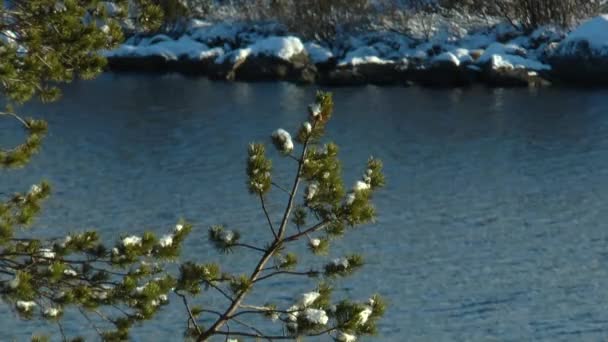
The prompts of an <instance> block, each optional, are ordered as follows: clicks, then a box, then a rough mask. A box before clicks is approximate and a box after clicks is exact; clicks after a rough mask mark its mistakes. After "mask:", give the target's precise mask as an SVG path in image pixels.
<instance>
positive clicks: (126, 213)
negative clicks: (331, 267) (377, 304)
mask: <svg viewBox="0 0 608 342" xmlns="http://www.w3.org/2000/svg"><path fill="white" fill-rule="evenodd" d="M333 91H334V93H335V102H336V111H335V116H334V119H333V121H332V122H331V124H330V126H329V129H328V131H329V134H330V136H331V137H332V139H333V140H335V141H336V142H337V143H338V144H339V145H341V147H342V149H341V155H342V158H343V166H344V172H345V176H346V179H347V182H349V183H352V182H354V181H355V180H356V179H357V177H358V176H359V175H360V173H361V172H362V171H363V167H364V162H365V161H366V159H367V158H368V156H369V155H374V156H378V157H380V158H381V159H383V161H384V163H385V168H386V175H387V180H388V186H387V188H386V189H384V190H382V191H381V192H380V193H379V194H378V195H377V196H376V198H375V202H376V204H377V207H378V212H379V218H378V222H377V223H376V224H374V225H369V226H366V227H363V228H361V229H359V230H355V231H352V232H349V234H348V235H347V236H346V237H345V238H344V239H343V240H341V241H339V242H336V243H335V244H334V248H333V250H332V253H331V255H330V257H332V256H333V257H335V256H339V255H342V254H344V253H347V252H349V251H361V252H362V253H363V254H364V255H365V256H366V260H367V264H366V266H365V268H364V269H363V271H362V272H360V273H358V274H357V275H355V276H353V277H352V278H350V279H348V280H347V281H340V282H338V283H336V296H337V297H344V296H349V297H351V298H355V299H360V300H365V299H366V298H367V296H368V295H369V294H371V293H375V292H378V293H380V294H382V295H383V296H384V297H386V298H387V299H388V301H389V303H390V306H389V309H388V311H387V313H386V317H385V319H383V320H382V321H381V323H380V334H379V337H378V340H382V341H402V340H408V341H465V340H466V341H488V340H500V341H523V340H547V341H556V340H591V341H600V340H606V339H607V338H608V264H607V261H608V230H607V229H606V226H607V225H608V215H607V214H606V213H607V210H606V207H607V205H608V182H607V181H606V180H607V177H608V98H607V97H606V96H607V95H608V91H599V90H569V89H543V90H528V89H513V90H491V89H484V88H479V89H478V88H476V89H467V90H458V89H455V90H429V89H420V88H379V87H360V88H341V89H334V90H333ZM314 92H315V89H314V88H313V87H298V86H295V85H291V84H282V83H256V84H254V83H251V84H243V83H213V82H210V81H207V80H205V79H185V78H181V77H178V76H132V75H131V76H124V75H123V76H116V75H104V76H103V77H101V78H100V79H98V80H96V81H92V82H81V83H76V84H73V85H70V86H69V87H67V88H66V89H65V95H64V98H63V100H61V101H60V102H58V103H55V104H51V105H45V106H41V105H30V106H27V107H26V108H24V109H23V111H24V112H25V113H26V114H29V115H32V116H38V117H42V118H44V119H46V120H48V121H49V123H50V129H51V130H50V135H49V137H48V139H47V140H46V144H45V146H44V149H43V152H42V153H41V154H40V155H38V156H36V157H35V158H34V161H33V163H31V164H30V165H29V166H28V167H27V168H26V169H24V170H19V171H10V172H5V171H2V172H1V173H0V174H1V178H0V186H1V187H2V188H1V192H5V193H11V192H15V191H23V190H26V189H28V188H29V186H30V184H32V183H34V182H37V181H39V180H40V179H47V180H49V181H50V182H51V183H52V184H53V188H54V193H53V196H52V198H51V199H50V200H49V201H48V202H47V203H46V204H45V209H44V214H43V215H42V217H41V218H40V219H39V220H38V223H37V224H36V227H37V232H39V234H43V235H46V236H56V235H61V234H65V233H67V232H71V231H79V230H83V229H86V228H97V229H99V230H101V232H102V235H103V237H104V238H105V239H107V240H109V241H115V240H116V239H117V238H118V236H119V235H120V233H141V232H142V231H144V230H154V231H157V232H164V231H166V230H168V229H170V228H171V227H172V226H173V224H174V223H175V222H176V220H177V219H178V218H180V217H185V218H188V219H190V220H191V221H193V222H194V223H195V224H196V230H195V232H194V233H193V235H192V238H191V239H190V241H189V242H188V244H187V246H186V248H185V251H184V253H185V259H191V260H196V261H206V260H218V259H220V257H218V256H217V255H216V253H215V252H214V251H213V250H212V249H211V248H210V246H209V244H208V243H207V241H206V228H207V227H208V226H209V225H211V224H215V223H224V224H226V225H228V226H229V227H231V228H234V229H238V230H240V231H241V232H242V233H243V235H244V240H246V241H251V242H253V243H256V242H259V243H260V244H261V241H263V240H264V239H267V238H268V237H269V232H268V230H267V228H266V225H265V224H264V218H263V216H262V213H261V211H260V207H259V203H258V202H257V201H256V198H255V197H252V196H250V195H248V194H247V191H246V188H245V173H244V160H245V152H246V146H247V143H248V142H250V141H253V140H262V141H267V140H266V139H268V138H267V137H268V135H269V134H270V133H271V132H272V131H273V130H274V129H276V128H278V127H283V128H286V129H289V130H291V131H292V132H293V131H295V129H296V128H297V127H298V125H299V123H300V122H302V121H303V119H304V118H305V108H306V105H307V104H308V103H309V102H311V101H312V99H313V95H314ZM0 127H1V129H2V134H1V135H0V142H1V143H7V142H13V141H16V140H17V138H18V137H19V136H20V135H19V134H17V133H15V132H16V130H14V129H13V128H16V127H17V126H16V125H14V124H13V123H9V122H7V121H2V122H0ZM9 128H11V129H9ZM272 156H273V157H276V160H275V165H276V168H277V169H278V173H279V174H278V176H277V177H278V178H277V179H278V181H279V182H282V183H284V184H288V182H289V179H288V174H289V172H290V171H292V172H293V170H294V166H295V165H294V164H293V162H292V161H290V160H288V159H282V158H280V157H279V156H278V155H276V154H274V153H273V154H272ZM282 200H284V197H282V195H281V194H280V193H279V194H276V195H275V196H274V197H272V198H271V203H270V209H271V211H272V212H273V215H274V217H275V218H276V219H277V220H278V218H279V216H280V213H281V210H282V208H283V205H284V204H283V201H282ZM302 249H303V248H302ZM254 256H255V254H251V253H249V254H245V255H241V254H238V253H237V254H232V255H228V256H226V257H225V260H226V261H227V266H226V267H227V268H228V269H232V270H241V271H244V270H246V269H248V267H250V266H251V261H252V260H253V257H254ZM304 260H305V261H309V262H313V263H317V264H321V263H322V262H323V260H324V259H318V258H316V257H306V258H304ZM313 288H314V284H313V283H306V282H302V280H301V279H295V280H294V279H290V278H279V277H277V278H276V280H275V281H269V282H268V284H267V285H266V286H265V287H263V288H262V289H261V290H259V291H257V292H256V294H255V296H254V297H255V298H254V299H251V301H250V303H263V302H265V301H266V300H271V299H272V300H274V301H276V302H279V303H284V304H286V303H287V301H288V299H289V298H291V297H292V295H293V294H294V293H298V292H301V291H305V290H311V289H313ZM173 299H174V298H173ZM202 300H203V302H202V303H204V304H206V305H207V307H210V306H213V305H220V306H221V305H222V304H224V302H222V300H221V298H218V297H216V296H213V297H211V296H208V295H206V294H205V295H204V296H203V297H202ZM175 302H176V301H175ZM0 315H1V317H2V319H1V320H0V331H1V335H2V337H0V339H1V340H19V341H20V340H26V339H27V338H29V337H30V336H31V334H32V332H51V333H53V334H56V333H57V328H56V327H55V326H54V325H50V324H49V325H45V324H42V323H40V322H24V321H20V320H19V319H17V318H16V315H15V314H14V313H13V312H12V311H11V310H10V309H9V308H8V307H7V306H6V305H2V306H0ZM74 317H78V316H77V315H70V314H68V315H67V317H66V318H67V323H66V330H67V331H68V332H69V333H70V334H73V333H75V332H80V333H82V332H83V331H85V334H86V335H87V336H90V338H92V339H95V335H91V331H92V330H91V329H90V328H89V327H88V326H87V323H86V322H85V321H83V320H82V319H80V320H76V319H75V318H74ZM185 322H186V316H185V312H184V310H183V308H182V307H181V306H180V305H179V303H175V304H172V305H170V306H168V307H166V308H165V309H164V311H163V312H162V313H161V314H160V315H159V316H158V318H157V319H156V320H155V321H154V322H152V323H150V324H147V325H145V326H143V327H139V328H137V329H135V331H134V334H133V339H134V340H136V341H161V340H178V339H179V336H180V334H181V332H182V330H183V327H184V324H185ZM232 328H233V329H234V328H237V327H236V326H233V327H232ZM324 340H327V338H325V339H324Z"/></svg>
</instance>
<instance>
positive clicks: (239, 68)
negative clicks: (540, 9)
mask: <svg viewBox="0 0 608 342" xmlns="http://www.w3.org/2000/svg"><path fill="white" fill-rule="evenodd" d="M333 45H334V46H333V47H332V48H328V47H325V46H321V45H319V44H317V43H314V42H304V41H302V40H301V39H300V38H298V37H294V36H291V35H289V34H287V33H286V32H285V31H284V30H283V29H282V28H281V27H280V26H278V25H276V24H273V23H248V24H245V23H216V24H213V23H209V22H204V21H193V22H192V23H191V25H190V26H189V28H188V29H187V30H186V32H185V33H184V34H183V35H181V36H179V37H169V36H167V35H162V34H159V35H156V36H153V37H132V38H130V39H129V40H128V41H127V42H125V44H123V45H122V46H120V47H119V48H118V49H116V50H113V51H105V52H104V54H105V56H106V57H108V61H109V69H110V70H112V71H150V72H181V73H184V74H187V75H204V76H208V77H210V78H213V79H221V80H242V81H272V80H283V81H291V82H297V83H318V84H323V85H363V84H378V85H388V84H403V85H406V84H421V85H427V86H466V85H471V84H473V83H483V84H487V85H490V86H539V85H548V84H552V83H564V84H577V85H604V86H605V85H608V15H603V16H598V17H595V18H592V19H590V20H588V21H586V22H584V23H583V24H581V25H580V26H579V27H577V28H575V29H574V30H572V31H571V32H564V31H562V30H559V29H556V28H552V27H542V28H539V29H537V30H535V31H534V32H532V33H531V34H524V33H523V32H521V31H518V30H516V29H514V28H513V27H511V26H509V25H506V24H499V25H496V26H494V27H491V28H486V29H483V30H477V31H471V32H467V33H466V34H464V35H461V36H454V35H449V34H443V35H437V36H435V37H433V38H431V39H429V40H421V39H414V38H412V37H409V36H406V35H401V34H397V33H394V32H372V33H366V34H359V35H356V36H349V37H346V38H343V39H341V40H340V41H339V42H335V43H334V44H333Z"/></svg>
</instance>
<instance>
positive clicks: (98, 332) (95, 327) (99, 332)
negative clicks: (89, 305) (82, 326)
mask: <svg viewBox="0 0 608 342" xmlns="http://www.w3.org/2000/svg"><path fill="white" fill-rule="evenodd" d="M78 311H80V313H81V314H82V315H83V316H84V318H85V319H86V320H87V321H88V322H89V324H91V326H92V327H93V329H95V331H96V332H97V334H98V335H99V337H101V340H102V341H103V339H104V337H103V333H102V332H101V330H99V328H98V327H97V326H96V325H95V323H93V321H92V320H91V318H90V317H89V315H87V313H86V312H84V310H82V308H78Z"/></svg>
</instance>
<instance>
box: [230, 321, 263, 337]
mask: <svg viewBox="0 0 608 342" xmlns="http://www.w3.org/2000/svg"><path fill="white" fill-rule="evenodd" d="M232 321H234V322H235V323H237V324H240V325H242V326H244V327H245V328H249V329H251V330H253V331H255V332H256V333H257V334H258V335H259V337H260V338H265V339H267V340H268V341H272V339H270V338H268V337H265V336H266V334H264V333H263V332H262V331H261V330H259V329H257V328H256V327H254V326H253V325H251V324H248V323H245V322H243V321H241V320H238V319H236V318H233V319H232Z"/></svg>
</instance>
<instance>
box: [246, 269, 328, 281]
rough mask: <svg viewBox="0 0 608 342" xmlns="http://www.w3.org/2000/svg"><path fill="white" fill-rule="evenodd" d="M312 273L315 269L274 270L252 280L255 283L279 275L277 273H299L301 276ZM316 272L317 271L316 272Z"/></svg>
mask: <svg viewBox="0 0 608 342" xmlns="http://www.w3.org/2000/svg"><path fill="white" fill-rule="evenodd" d="M314 273H315V271H307V272H296V271H276V272H272V273H268V274H266V275H264V276H261V277H259V278H258V279H256V280H255V281H254V283H257V282H259V281H262V280H264V279H268V278H271V277H274V276H276V275H279V274H289V275H301V276H309V277H310V276H311V275H312V274H314ZM316 273H318V272H316Z"/></svg>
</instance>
